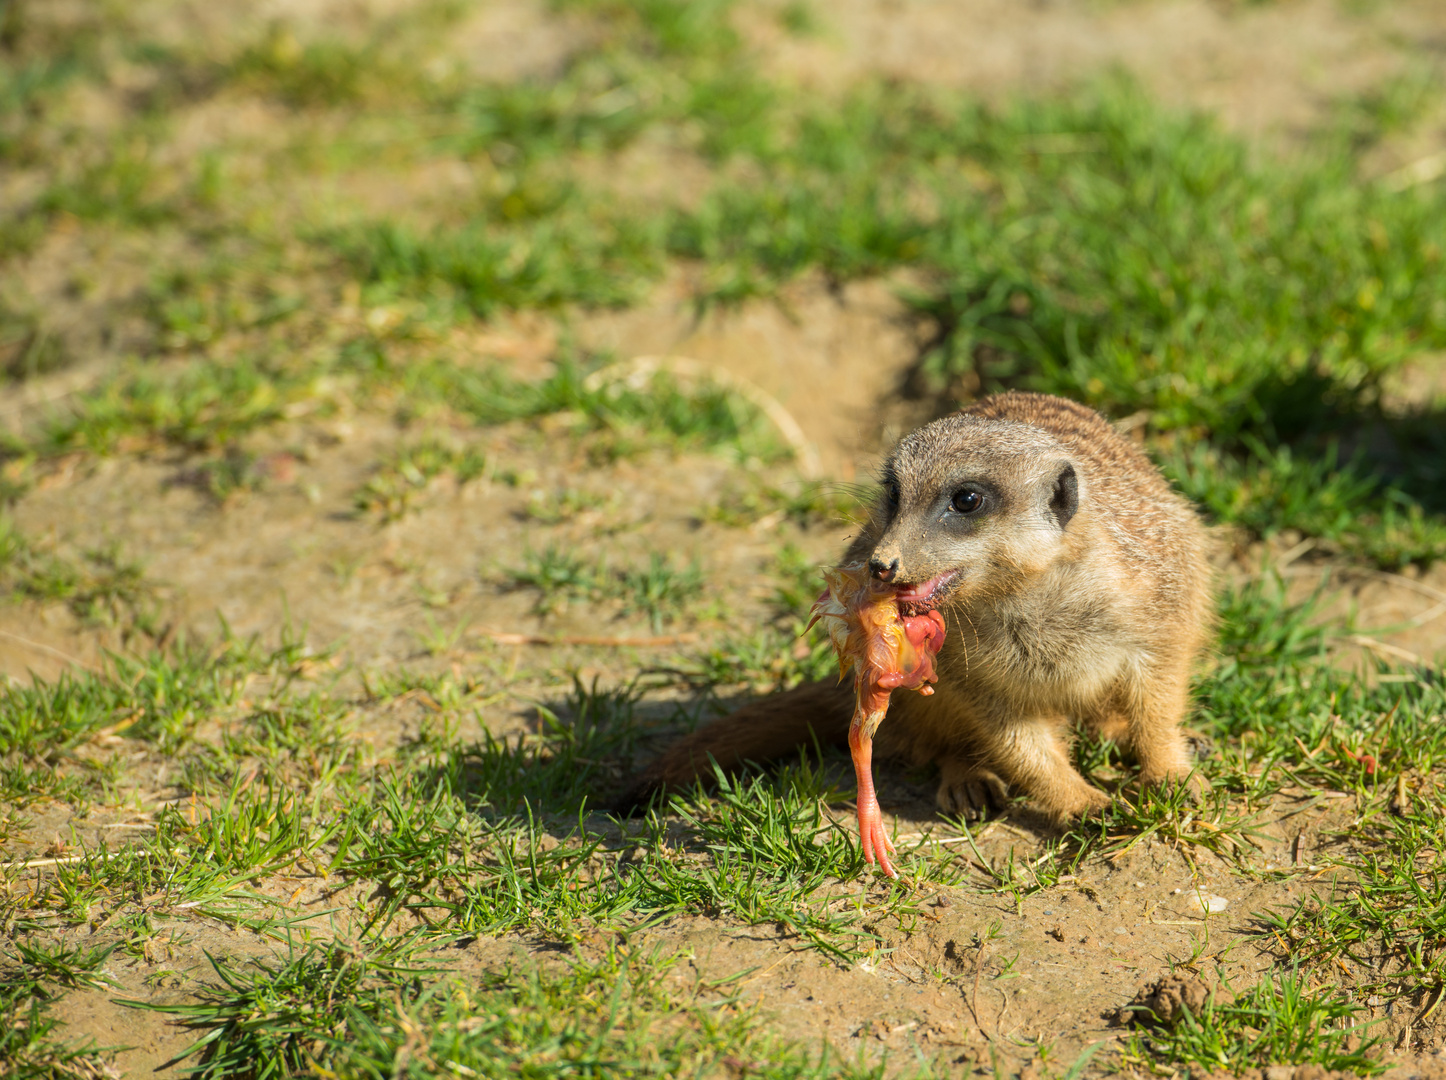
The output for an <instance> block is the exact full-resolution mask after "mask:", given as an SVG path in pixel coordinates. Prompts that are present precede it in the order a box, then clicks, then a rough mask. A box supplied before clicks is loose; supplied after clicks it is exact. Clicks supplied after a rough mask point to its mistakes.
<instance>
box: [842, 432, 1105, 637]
mask: <svg viewBox="0 0 1446 1080" xmlns="http://www.w3.org/2000/svg"><path fill="white" fill-rule="evenodd" d="M881 479H882V481H883V493H882V496H881V498H880V501H879V503H878V505H877V506H876V507H875V510H874V516H873V520H872V522H871V530H870V531H871V532H872V533H873V535H875V536H877V537H878V540H877V541H876V542H875V544H874V548H873V551H872V552H871V553H870V556H869V559H868V563H869V569H870V572H871V573H872V574H873V576H874V577H875V578H877V579H878V580H880V581H886V582H892V583H895V584H897V585H899V586H900V590H899V601H900V604H901V606H903V607H906V608H917V609H918V610H919V611H924V610H927V609H928V608H930V607H938V606H939V604H940V603H941V602H942V601H943V600H944V598H945V597H946V596H954V597H957V598H961V599H962V598H963V597H964V596H966V595H968V594H970V593H975V592H978V591H980V590H984V591H997V590H1000V589H1003V590H1005V591H1008V590H1009V589H1010V587H1011V584H1012V583H1013V582H1017V581H1019V580H1021V579H1023V578H1025V577H1028V576H1030V575H1032V574H1035V573H1039V572H1041V571H1043V570H1044V569H1046V568H1047V567H1048V566H1049V565H1051V564H1052V563H1054V562H1055V561H1056V560H1058V559H1060V558H1061V557H1062V556H1063V555H1064V554H1065V553H1066V551H1067V550H1068V548H1069V545H1068V544H1067V539H1066V538H1067V531H1068V530H1069V529H1070V526H1071V523H1072V522H1073V523H1075V526H1076V531H1078V528H1079V524H1078V522H1076V514H1077V512H1078V511H1079V508H1080V497H1081V491H1082V488H1083V487H1084V483H1085V478H1082V477H1081V476H1080V475H1079V472H1078V471H1077V469H1076V467H1075V464H1074V462H1073V461H1072V460H1071V458H1070V455H1069V453H1068V451H1067V450H1066V449H1065V448H1064V447H1063V446H1062V445H1061V444H1060V443H1058V442H1057V441H1055V440H1054V439H1053V438H1052V437H1051V436H1050V435H1049V434H1048V433H1046V432H1044V431H1041V430H1040V429H1039V428H1036V427H1032V426H1030V425H1028V424H1020V423H1016V422H1013V421H1007V420H985V419H980V418H978V417H973V416H959V415H955V416H947V417H945V418H944V419H942V420H936V421H935V422H934V423H932V424H929V425H927V426H926V427H923V428H920V429H919V430H918V431H916V432H914V433H913V434H912V435H909V436H907V437H906V438H905V439H904V440H903V441H902V442H900V443H899V445H898V447H897V448H895V450H894V452H893V454H892V455H890V457H889V459H888V461H886V462H885V464H884V468H883V471H882V477H881Z"/></svg>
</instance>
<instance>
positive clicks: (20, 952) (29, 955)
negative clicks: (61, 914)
mask: <svg viewBox="0 0 1446 1080" xmlns="http://www.w3.org/2000/svg"><path fill="white" fill-rule="evenodd" d="M112 951H113V950H112V949H85V948H71V947H67V946H65V945H61V944H56V943H48V942H44V941H38V940H37V941H28V942H27V941H15V942H13V943H12V944H11V945H9V947H7V949H6V950H5V952H4V953H3V954H0V1063H3V1068H4V1075H5V1076H6V1077H7V1078H8V1077H16V1078H25V1080H30V1078H35V1080H40V1078H42V1077H77V1078H79V1077H88V1076H96V1075H105V1073H104V1069H105V1068H106V1061H105V1058H106V1055H107V1050H106V1049H105V1048H102V1047H98V1046H96V1045H95V1040H94V1039H89V1038H87V1039H80V1040H78V1039H76V1038H73V1037H68V1036H66V1035H62V1034H60V1032H61V1030H62V1029H63V1028H64V1026H65V1025H64V1024H63V1023H61V1022H60V1021H59V1020H57V1019H56V1018H54V1017H53V1016H50V1015H48V1010H49V1007H50V1005H51V1004H52V1003H53V1002H54V1001H55V999H56V998H58V997H59V996H61V994H62V993H63V992H64V991H65V990H67V989H72V988H75V987H93V988H96V989H108V988H109V987H110V986H111V979H110V978H108V977H107V976H106V975H105V974H104V973H103V972H102V971H100V970H99V969H100V967H101V965H102V964H104V963H105V962H106V960H107V959H108V958H109V957H110V954H111V952H112Z"/></svg>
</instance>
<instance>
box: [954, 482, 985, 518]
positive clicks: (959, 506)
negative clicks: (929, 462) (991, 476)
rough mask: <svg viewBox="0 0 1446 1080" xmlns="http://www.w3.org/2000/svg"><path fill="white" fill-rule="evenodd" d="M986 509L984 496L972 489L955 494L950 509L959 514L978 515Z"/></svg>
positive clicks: (965, 489)
mask: <svg viewBox="0 0 1446 1080" xmlns="http://www.w3.org/2000/svg"><path fill="white" fill-rule="evenodd" d="M983 507H984V496H983V495H981V494H980V493H979V492H977V491H974V490H973V489H971V488H964V489H963V490H962V491H956V492H954V498H953V499H951V500H950V502H949V508H950V509H951V510H953V511H954V512H955V513H959V514H977V513H978V512H979V511H980V510H981V509H983Z"/></svg>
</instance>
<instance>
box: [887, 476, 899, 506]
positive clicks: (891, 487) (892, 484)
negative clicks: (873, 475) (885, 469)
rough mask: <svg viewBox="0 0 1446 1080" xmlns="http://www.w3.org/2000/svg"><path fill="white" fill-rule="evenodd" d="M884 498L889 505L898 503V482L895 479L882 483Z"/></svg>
mask: <svg viewBox="0 0 1446 1080" xmlns="http://www.w3.org/2000/svg"><path fill="white" fill-rule="evenodd" d="M884 500H885V501H886V502H887V503H888V504H889V506H891V507H896V506H898V505H899V482H898V481H897V480H890V481H888V482H887V483H886V484H884Z"/></svg>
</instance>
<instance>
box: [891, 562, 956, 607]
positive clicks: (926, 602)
mask: <svg viewBox="0 0 1446 1080" xmlns="http://www.w3.org/2000/svg"><path fill="white" fill-rule="evenodd" d="M958 576H959V571H958V570H945V571H944V572H943V573H942V574H940V575H939V576H938V577H931V578H930V579H929V580H928V581H921V582H919V583H918V584H917V585H900V586H899V588H898V591H896V592H895V593H894V600H895V601H896V602H897V603H898V605H899V614H901V615H906V616H907V615H922V614H924V612H926V611H928V610H929V609H930V608H935V607H938V606H939V601H940V600H941V599H943V597H944V594H945V593H947V592H948V591H949V586H950V585H951V584H952V583H953V581H954V579H955V578H956V577H958Z"/></svg>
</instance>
